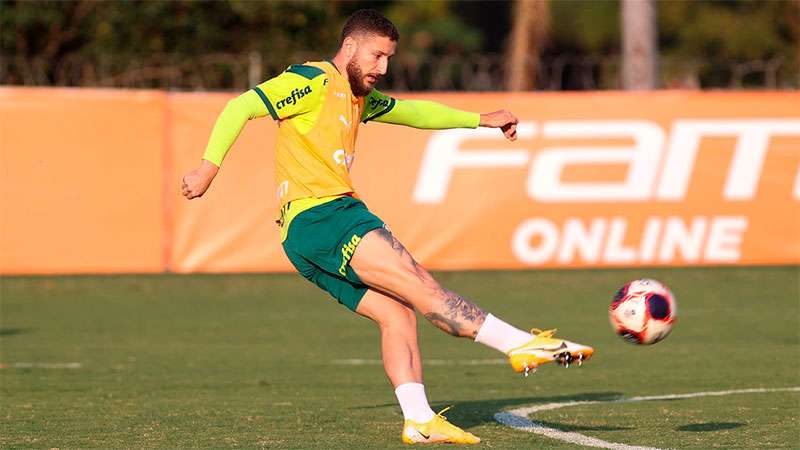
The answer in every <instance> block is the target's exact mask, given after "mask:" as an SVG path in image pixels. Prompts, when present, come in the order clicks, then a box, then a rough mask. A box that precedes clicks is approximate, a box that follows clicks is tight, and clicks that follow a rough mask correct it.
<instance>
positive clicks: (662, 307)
mask: <svg viewBox="0 0 800 450" xmlns="http://www.w3.org/2000/svg"><path fill="white" fill-rule="evenodd" d="M677 306H678V305H677V303H676V302H675V297H673V295H672V292H670V290H669V289H668V288H667V287H666V286H664V285H663V284H661V283H659V282H658V281H655V280H635V281H631V282H630V283H628V284H626V285H625V286H622V288H620V290H619V291H617V295H615V296H614V301H612V302H611V307H610V308H609V309H608V317H609V319H610V320H611V327H612V328H614V331H615V332H616V333H617V334H618V335H620V337H622V338H623V339H625V340H626V341H628V342H630V343H632V344H639V345H649V344H655V343H656V342H658V341H660V340H662V339H664V338H665V337H667V335H668V334H669V332H670V331H671V330H672V325H673V324H674V323H675V315H676V312H677Z"/></svg>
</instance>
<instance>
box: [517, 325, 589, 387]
mask: <svg viewBox="0 0 800 450" xmlns="http://www.w3.org/2000/svg"><path fill="white" fill-rule="evenodd" d="M555 333H556V329H552V330H540V329H538V328H533V329H531V334H532V335H534V337H533V339H531V340H530V341H528V343H526V344H523V345H520V346H519V347H515V348H512V349H511V350H509V351H508V353H506V355H507V356H508V362H509V363H511V367H512V368H513V369H514V371H516V372H519V373H524V374H525V377H527V376H528V375H530V374H531V373H534V372H536V369H537V368H538V367H539V366H540V365H542V364H546V363H549V362H553V361H556V362H558V363H559V364H561V365H562V366H564V367H569V366H570V365H571V364H573V363H575V362H577V364H578V365H579V366H580V365H583V362H584V361H586V360H587V359H589V358H591V357H592V354H593V353H594V349H593V348H592V347H589V346H588V345H582V344H578V343H575V342H570V341H567V340H564V339H558V338H556V337H553V336H554V335H555Z"/></svg>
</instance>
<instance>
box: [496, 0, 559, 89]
mask: <svg viewBox="0 0 800 450" xmlns="http://www.w3.org/2000/svg"><path fill="white" fill-rule="evenodd" d="M513 17H514V19H513V23H514V25H513V28H512V30H511V37H512V38H511V42H510V43H509V46H508V52H507V57H506V89H508V90H510V91H525V90H530V89H532V88H533V87H535V85H536V76H537V75H538V72H539V57H540V53H541V50H542V47H544V45H545V42H546V39H547V32H548V27H549V25H550V5H549V2H548V0H517V1H516V2H515V6H514V10H513Z"/></svg>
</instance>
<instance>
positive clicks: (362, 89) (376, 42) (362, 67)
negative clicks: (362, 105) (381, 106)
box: [347, 34, 397, 97]
mask: <svg viewBox="0 0 800 450" xmlns="http://www.w3.org/2000/svg"><path fill="white" fill-rule="evenodd" d="M356 41H357V45H356V49H355V53H353V57H352V58H350V62H349V63H347V78H348V80H349V81H350V89H352V91H353V95H355V96H356V97H364V96H366V95H367V94H369V93H370V92H371V91H372V89H373V88H375V85H376V84H377V83H378V80H379V79H380V78H381V77H382V76H383V75H385V74H386V70H387V69H388V68H389V59H390V58H391V57H392V56H394V50H395V48H396V47H397V42H395V41H393V40H391V39H389V38H388V37H386V36H378V35H375V34H369V35H365V36H361V37H359V38H358V39H357V40H356Z"/></svg>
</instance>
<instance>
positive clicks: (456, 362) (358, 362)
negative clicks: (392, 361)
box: [331, 358, 508, 366]
mask: <svg viewBox="0 0 800 450" xmlns="http://www.w3.org/2000/svg"><path fill="white" fill-rule="evenodd" d="M331 363H332V364H336V365H342V366H380V365H383V361H382V360H380V359H363V358H350V359H334V360H333V361H331ZM422 363H423V365H426V366H497V365H503V364H508V361H507V360H505V359H501V358H492V359H425V360H423V361H422Z"/></svg>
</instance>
